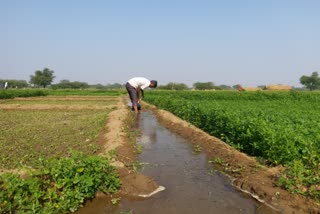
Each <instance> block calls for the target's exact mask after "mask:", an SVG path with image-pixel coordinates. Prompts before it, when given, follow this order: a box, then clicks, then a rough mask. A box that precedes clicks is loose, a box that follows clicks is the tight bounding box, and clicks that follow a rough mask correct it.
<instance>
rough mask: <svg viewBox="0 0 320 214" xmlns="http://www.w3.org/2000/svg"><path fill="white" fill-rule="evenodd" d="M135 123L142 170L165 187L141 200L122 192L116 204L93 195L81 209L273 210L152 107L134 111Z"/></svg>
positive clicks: (158, 213)
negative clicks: (170, 127) (172, 128)
mask: <svg viewBox="0 0 320 214" xmlns="http://www.w3.org/2000/svg"><path fill="white" fill-rule="evenodd" d="M139 129H140V130H141V136H139V137H138V139H137V143H138V144H139V145H142V146H143V152H142V153H141V155H140V159H139V161H140V162H142V163H145V164H144V165H143V168H142V169H141V173H142V174H144V175H147V176H149V177H152V178H153V179H154V180H155V181H156V182H157V183H158V184H159V185H161V186H164V187H165V188H166V189H165V190H164V191H162V192H159V193H157V194H155V195H153V196H152V197H150V198H147V199H143V200H142V199H141V200H136V199H135V200H130V199H126V198H123V199H122V200H121V202H119V203H118V204H117V205H110V202H107V201H106V199H104V198H97V199H94V200H93V201H92V202H90V203H88V205H87V206H86V207H84V208H83V209H81V210H80V211H81V212H80V213H101V214H102V213H134V214H145V213H146V214H147V213H148V214H163V213H165V214H180V213H182V214H189V213H190V214H194V213H197V214H198V213H217V214H218V213H224V214H233V213H234V214H237V213H248V214H250V213H257V214H271V213H276V212H275V211H273V210H271V209H270V208H269V207H267V206H266V205H264V204H261V203H259V202H257V201H256V200H254V199H252V198H251V197H250V196H248V195H246V194H244V193H241V192H239V191H237V190H236V189H235V188H234V187H233V186H232V185H231V181H230V180H229V179H228V178H227V177H226V176H224V175H223V174H221V173H219V172H216V171H214V170H213V169H212V165H210V164H208V160H207V157H206V155H205V154H204V153H196V152H195V151H194V148H193V146H192V144H190V143H188V142H187V140H185V139H183V138H182V137H180V136H178V135H176V134H173V133H171V132H170V131H169V130H167V129H166V128H164V127H163V126H161V125H160V124H159V123H158V122H157V120H156V118H155V116H154V115H153V114H152V112H149V111H147V112H142V113H141V114H140V115H139ZM109 200H110V199H109Z"/></svg>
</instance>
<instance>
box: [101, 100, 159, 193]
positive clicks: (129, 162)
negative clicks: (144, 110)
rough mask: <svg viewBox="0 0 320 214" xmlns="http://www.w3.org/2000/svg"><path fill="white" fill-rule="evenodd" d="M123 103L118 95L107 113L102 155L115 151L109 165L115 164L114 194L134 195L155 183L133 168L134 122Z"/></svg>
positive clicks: (147, 191) (152, 187)
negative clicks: (117, 188)
mask: <svg viewBox="0 0 320 214" xmlns="http://www.w3.org/2000/svg"><path fill="white" fill-rule="evenodd" d="M124 103H125V100H124V98H123V97H120V98H119V100H118V103H117V108H116V110H114V111H112V112H110V114H109V116H108V121H107V123H106V127H105V129H106V130H107V132H106V133H105V134H104V136H103V139H102V140H103V151H102V154H106V153H108V152H110V151H111V150H114V151H115V153H116V158H115V159H114V161H113V163H112V165H114V166H115V167H117V170H118V172H119V175H120V179H121V181H122V187H121V189H120V191H119V192H118V193H117V194H116V196H115V197H124V196H125V197H136V196H138V195H140V194H142V195H143V194H149V193H151V192H153V191H155V190H156V189H157V188H158V187H159V185H158V184H157V183H156V182H155V181H154V180H153V179H151V178H149V177H147V176H145V175H142V174H140V173H137V172H135V171H134V170H133V166H134V163H135V161H136V160H137V158H138V153H137V152H136V148H135V144H134V141H135V137H136V135H137V133H135V131H136V126H137V124H136V123H135V118H134V114H133V113H132V112H131V111H129V109H128V107H127V106H126V105H125V104H124ZM100 143H101V140H100Z"/></svg>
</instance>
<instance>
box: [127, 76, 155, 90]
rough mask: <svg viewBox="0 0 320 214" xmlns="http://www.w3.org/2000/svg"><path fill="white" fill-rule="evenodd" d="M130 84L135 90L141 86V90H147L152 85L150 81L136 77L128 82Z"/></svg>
mask: <svg viewBox="0 0 320 214" xmlns="http://www.w3.org/2000/svg"><path fill="white" fill-rule="evenodd" d="M128 83H129V84H130V85H131V86H132V87H134V88H138V87H139V86H140V88H141V89H142V90H144V89H145V88H148V87H149V85H150V83H151V82H150V80H148V79H146V78H144V77H134V78H132V79H130V80H128Z"/></svg>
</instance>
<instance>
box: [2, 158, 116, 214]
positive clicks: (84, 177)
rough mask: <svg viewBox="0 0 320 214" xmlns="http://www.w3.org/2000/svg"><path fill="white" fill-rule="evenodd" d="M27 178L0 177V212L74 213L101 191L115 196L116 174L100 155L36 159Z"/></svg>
mask: <svg viewBox="0 0 320 214" xmlns="http://www.w3.org/2000/svg"><path fill="white" fill-rule="evenodd" d="M39 162H40V164H39V168H37V169H35V170H33V171H30V172H29V176H28V177H27V178H20V176H19V175H16V174H11V173H6V174H3V175H1V176H0V190H1V191H0V212H1V213H68V212H74V211H76V210H77V209H78V208H79V207H80V206H81V205H82V204H83V203H84V202H85V201H86V200H87V199H89V198H93V197H94V195H95V193H96V192H97V191H98V190H100V191H102V192H104V193H107V194H112V193H115V192H116V191H117V190H118V189H119V188H120V186H121V181H120V180H119V176H118V174H117V173H116V172H115V170H114V167H112V166H110V165H109V163H108V160H107V159H106V158H104V157H101V156H85V155H83V154H81V153H78V152H71V157H68V158H58V159H48V160H39Z"/></svg>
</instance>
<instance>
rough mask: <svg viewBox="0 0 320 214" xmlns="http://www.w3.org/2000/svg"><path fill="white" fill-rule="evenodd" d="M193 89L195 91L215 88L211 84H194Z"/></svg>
mask: <svg viewBox="0 0 320 214" xmlns="http://www.w3.org/2000/svg"><path fill="white" fill-rule="evenodd" d="M193 87H194V88H195V89H197V90H212V89H214V88H215V86H214V84H213V82H196V83H193Z"/></svg>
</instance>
